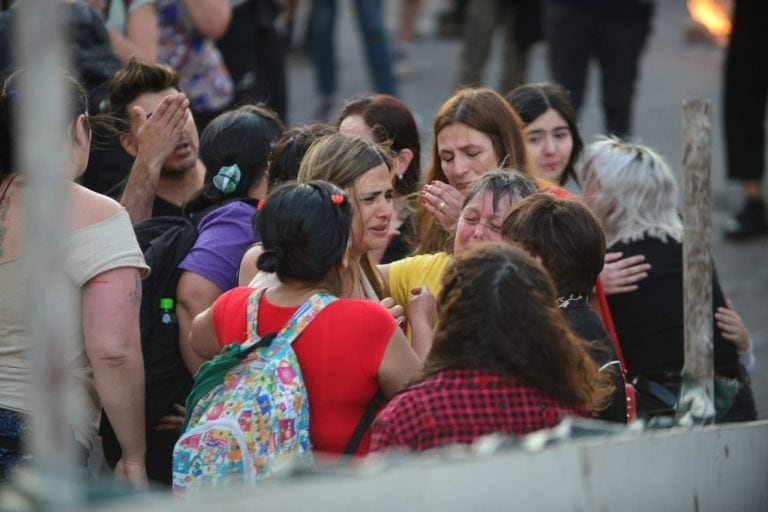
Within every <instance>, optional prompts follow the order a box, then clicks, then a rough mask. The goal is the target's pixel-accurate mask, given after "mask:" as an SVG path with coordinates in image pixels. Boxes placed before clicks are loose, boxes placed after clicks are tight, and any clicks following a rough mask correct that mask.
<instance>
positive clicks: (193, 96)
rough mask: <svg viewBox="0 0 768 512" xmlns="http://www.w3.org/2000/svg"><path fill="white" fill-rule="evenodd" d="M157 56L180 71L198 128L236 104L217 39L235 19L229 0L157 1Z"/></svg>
mask: <svg viewBox="0 0 768 512" xmlns="http://www.w3.org/2000/svg"><path fill="white" fill-rule="evenodd" d="M156 3H157V12H158V22H159V34H160V35H159V41H158V52H157V58H158V61H159V62H162V63H163V64H168V65H169V66H171V67H172V68H173V69H175V70H176V71H177V72H178V73H179V80H180V81H179V85H180V86H181V90H182V92H184V93H185V94H186V95H187V97H188V98H189V102H190V108H191V110H192V113H193V114H194V117H195V124H196V125H197V131H198V132H200V133H202V131H203V129H204V128H205V127H206V126H207V125H208V123H209V122H210V121H211V120H212V119H213V118H214V117H216V116H217V115H219V114H220V113H221V112H223V111H225V110H226V109H227V108H229V107H230V106H231V104H232V100H233V99H234V84H233V83H232V77H231V76H230V74H229V71H228V70H227V67H226V66H225V65H224V60H223V59H222V56H221V52H220V51H219V49H218V48H217V47H216V45H215V44H214V41H215V40H216V39H218V38H220V37H221V36H223V35H224V34H225V33H226V31H227V27H228V25H229V22H230V20H231V18H232V7H231V6H230V3H229V0H156Z"/></svg>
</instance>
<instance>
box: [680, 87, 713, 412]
mask: <svg viewBox="0 0 768 512" xmlns="http://www.w3.org/2000/svg"><path fill="white" fill-rule="evenodd" d="M710 109H711V102H710V101H709V100H690V101H684V102H683V144H684V151H683V167H684V174H683V226H684V233H685V240H684V243H683V304H684V323H685V365H684V366H683V379H684V382H683V388H682V389H681V397H680V403H679V404H678V420H679V419H680V418H681V416H683V415H685V414H689V417H688V419H689V420H690V422H692V423H710V422H712V421H713V420H714V406H713V403H714V401H713V397H714V382H713V378H714V363H713V358H712V355H713V351H712V257H711V251H710V246H711V226H712V221H711V211H710V209H711V207H710V205H711V186H710V173H711V160H710V146H711V126H710ZM687 384H689V385H687ZM687 392H692V393H691V394H687Z"/></svg>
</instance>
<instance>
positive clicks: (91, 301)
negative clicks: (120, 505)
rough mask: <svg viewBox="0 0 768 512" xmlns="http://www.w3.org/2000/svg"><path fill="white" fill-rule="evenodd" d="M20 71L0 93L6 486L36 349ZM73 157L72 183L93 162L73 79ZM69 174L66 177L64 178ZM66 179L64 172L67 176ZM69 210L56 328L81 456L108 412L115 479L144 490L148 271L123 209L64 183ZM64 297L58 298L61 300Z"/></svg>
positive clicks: (0, 407) (0, 383)
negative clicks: (18, 144) (62, 307)
mask: <svg viewBox="0 0 768 512" xmlns="http://www.w3.org/2000/svg"><path fill="white" fill-rule="evenodd" d="M20 73H23V71H22V72H17V73H14V74H13V75H11V77H10V78H8V80H7V81H6V82H5V84H4V85H3V90H2V92H1V93H0V283H2V286H0V345H1V346H2V349H0V426H2V428H1V429H0V481H2V480H4V479H5V478H7V476H8V472H9V471H10V470H11V469H12V468H13V467H14V466H16V465H18V464H19V463H23V462H24V461H25V460H27V459H28V457H29V456H28V454H27V452H26V450H25V448H24V447H23V446H22V443H23V442H25V441H26V436H27V434H28V433H29V422H30V418H31V419H32V420H34V417H32V414H33V412H32V411H30V405H31V404H30V402H31V400H32V399H31V396H30V392H31V389H32V387H33V386H32V380H33V379H34V378H35V376H34V375H33V372H32V361H31V359H30V358H31V353H30V352H31V349H32V346H33V343H34V341H35V340H33V339H32V338H31V335H30V333H29V331H28V328H27V321H28V318H29V315H30V313H37V314H44V312H41V311H34V310H33V311H30V309H29V307H28V304H29V302H28V301H27V300H26V299H25V297H26V295H27V291H28V290H29V287H30V281H31V279H32V272H34V271H35V269H31V268H29V264H28V263H26V260H25V256H26V255H25V253H24V238H25V231H26V229H28V228H29V226H28V225H27V222H28V219H27V218H26V217H25V211H24V210H25V208H24V202H25V199H26V196H27V195H28V194H29V193H30V192H31V191H30V190H29V189H28V188H27V179H26V177H25V174H24V170H23V169H19V168H18V167H17V161H16V154H15V153H16V152H15V149H14V142H15V140H17V139H16V138H17V137H18V134H16V133H15V127H14V121H15V119H14V118H15V117H16V116H17V115H18V111H17V109H18V107H19V105H18V98H19V97H20V96H21V95H23V94H24V91H23V90H19V87H20V80H19V75H20ZM65 80H66V93H67V96H66V97H67V101H68V103H67V106H68V112H67V118H66V120H67V122H68V128H67V131H66V133H63V134H62V137H64V138H66V140H67V143H68V149H69V151H70V154H69V159H68V160H67V161H66V162H63V164H64V165H65V166H66V167H67V171H68V173H69V175H68V176H66V179H71V178H74V177H76V176H79V175H80V174H81V173H82V172H83V171H84V170H85V167H86V165H87V164H88V152H89V148H90V144H91V130H90V126H89V118H88V110H87V104H88V101H87V98H86V94H85V91H84V90H83V88H82V87H81V86H80V84H78V83H77V82H76V81H75V80H74V79H73V78H71V77H65ZM62 174H64V173H62ZM62 177H64V176H62ZM62 190H63V191H64V192H65V193H66V194H67V196H68V197H67V199H68V204H69V210H68V211H65V212H62V217H63V218H64V219H65V221H66V223H67V233H66V235H65V242H64V243H65V248H66V251H65V252H64V254H62V255H60V258H59V260H58V261H59V263H60V264H61V266H60V268H59V271H60V272H63V273H65V274H66V276H67V279H66V282H67V289H65V290H62V295H63V297H71V299H72V300H71V304H68V306H70V305H71V309H70V308H68V309H67V311H69V314H68V315H67V318H66V322H65V325H57V326H56V328H57V329H58V330H59V332H60V333H61V334H62V337H63V338H64V339H63V341H64V342H65V345H66V347H67V348H66V349H62V350H63V351H64V353H65V354H64V355H65V357H66V358H67V360H66V361H62V362H61V365H62V367H61V376H60V378H61V379H66V380H68V381H69V382H68V383H67V384H68V386H70V389H72V390H73V393H72V396H71V398H72V400H73V403H74V404H76V405H77V411H78V414H75V413H74V412H73V417H72V418H70V419H71V423H70V425H69V427H70V431H71V436H70V438H71V440H72V442H73V444H74V445H75V446H76V451H77V452H78V453H79V454H80V455H82V456H83V458H88V457H89V456H90V454H91V452H92V451H93V450H94V448H95V444H96V443H97V442H98V437H97V434H98V426H99V419H100V417H101V408H102V407H103V408H104V411H105V412H106V414H107V416H108V417H109V419H110V421H111V422H112V425H113V426H114V429H115V432H116V434H117V439H118V441H119V443H120V447H121V448H122V457H121V458H120V460H119V462H118V463H117V467H116V469H115V473H116V474H117V475H121V476H123V477H125V478H128V480H129V481H130V482H131V483H132V484H133V485H134V486H139V487H140V486H144V485H145V484H146V479H147V476H146V469H145V451H146V446H145V440H144V365H143V362H142V356H141V340H140V336H139V308H140V306H141V277H142V275H144V274H146V272H147V270H148V267H147V266H146V264H145V263H144V257H143V255H142V253H141V250H140V249H139V245H138V243H137V242H136V237H135V235H134V233H133V229H132V228H131V221H130V219H129V218H128V214H127V213H126V211H125V209H124V208H122V207H121V206H120V205H119V204H117V203H116V202H115V201H113V200H111V199H109V198H107V197H105V196H102V195H100V194H96V193H95V192H91V191H89V190H87V189H85V188H83V187H81V186H80V185H77V184H75V183H72V182H69V181H68V182H66V183H65V184H63V185H62ZM57 299H58V300H62V298H61V297H57Z"/></svg>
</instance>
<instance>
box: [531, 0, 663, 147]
mask: <svg viewBox="0 0 768 512" xmlns="http://www.w3.org/2000/svg"><path fill="white" fill-rule="evenodd" d="M653 12H654V2H653V0H546V3H545V30H546V36H547V42H548V43H549V65H550V72H551V76H552V80H553V81H554V82H556V83H558V84H561V85H562V86H563V87H565V88H566V89H567V90H568V91H570V93H571V99H572V100H573V105H574V107H576V110H577V111H579V110H580V109H581V106H582V101H583V99H584V93H585V91H586V86H587V84H586V82H587V75H588V72H589V64H590V62H591V61H592V60H593V59H594V60H596V61H597V64H598V66H599V68H600V80H601V88H600V89H601V94H602V106H603V116H604V123H605V132H606V133H610V134H614V135H619V136H626V135H629V134H630V133H631V131H632V103H633V99H634V96H635V83H636V80H637V75H638V66H639V62H640V57H641V55H642V53H643V49H644V48H645V43H646V40H647V39H648V36H649V34H650V32H651V20H652V17H653Z"/></svg>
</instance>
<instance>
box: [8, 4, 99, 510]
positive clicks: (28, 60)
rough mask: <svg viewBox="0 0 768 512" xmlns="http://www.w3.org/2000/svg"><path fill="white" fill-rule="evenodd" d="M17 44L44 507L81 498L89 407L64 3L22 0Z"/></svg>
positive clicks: (36, 465)
mask: <svg viewBox="0 0 768 512" xmlns="http://www.w3.org/2000/svg"><path fill="white" fill-rule="evenodd" d="M18 4H19V5H18V7H19V16H18V25H17V27H16V29H17V30H16V39H15V44H14V47H15V48H16V51H17V56H18V62H19V67H20V68H21V69H22V75H21V82H20V87H19V89H20V90H19V94H18V96H19V99H20V100H19V101H20V108H19V115H18V120H19V121H18V122H19V124H18V126H17V130H18V133H19V134H20V136H19V137H18V139H17V144H18V150H19V156H20V158H19V162H18V165H19V169H20V170H22V172H23V173H24V175H25V176H26V179H27V183H28V188H27V193H26V194H25V195H26V197H27V206H26V231H27V233H26V235H27V238H26V246H25V249H24V260H25V261H26V264H27V265H28V272H29V274H28V275H30V276H31V282H30V287H29V289H28V291H27V292H28V296H27V297H26V300H27V302H26V303H27V305H28V308H27V311H29V319H28V320H29V329H30V331H29V332H30V334H31V339H32V347H31V357H32V360H33V368H34V371H33V375H32V388H33V389H32V394H33V399H32V400H33V403H32V413H31V423H32V439H31V441H32V443H31V448H32V450H31V451H32V454H33V457H34V459H33V465H32V475H34V479H33V480H34V481H36V482H37V485H36V486H35V488H34V489H31V490H32V491H33V492H34V496H35V500H36V501H37V504H38V506H39V507H40V508H42V509H50V508H56V509H61V508H70V507H74V506H75V504H76V503H82V500H81V494H80V489H79V486H78V477H79V476H80V475H79V473H78V472H77V471H75V470H74V468H75V467H76V466H75V465H74V464H73V461H74V434H73V430H72V427H71V426H70V425H71V422H70V417H71V415H75V414H84V412H82V409H81V408H80V404H79V403H77V402H74V401H73V400H74V394H73V393H72V392H71V381H70V379H71V377H70V375H69V372H68V369H67V364H68V359H69V358H70V357H71V354H73V353H74V350H75V349H73V348H72V347H68V346H66V343H67V338H68V337H69V336H67V334H68V333H70V332H72V329H73V328H75V325H76V324H74V322H76V321H77V319H76V318H75V316H76V311H77V309H75V308H76V304H75V301H76V298H75V297H74V296H71V295H67V293H66V290H67V288H68V287H67V283H66V280H67V275H66V272H65V269H64V265H63V262H64V260H65V252H64V251H65V245H64V242H65V234H66V232H67V231H69V230H70V229H71V228H70V227H69V225H68V224H67V223H66V221H67V220H68V219H69V218H70V216H71V215H70V208H69V206H68V201H67V194H68V190H69V189H68V186H69V183H68V182H69V181H71V179H72V176H70V173H71V167H72V163H71V156H70V150H69V148H68V145H67V143H68V141H69V140H70V137H69V136H68V135H67V134H68V133H69V132H68V129H67V128H68V127H67V122H66V118H65V112H66V111H67V110H68V105H69V103H70V99H69V98H68V97H67V96H66V93H67V91H68V88H66V87H64V86H63V84H64V81H63V77H62V71H63V70H65V69H66V68H67V63H68V60H69V55H68V53H67V51H66V50H67V48H68V46H67V44H66V41H65V38H64V31H63V26H62V21H63V20H64V19H65V18H64V11H63V4H64V2H61V1H53V0H24V1H21V2H18Z"/></svg>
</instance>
